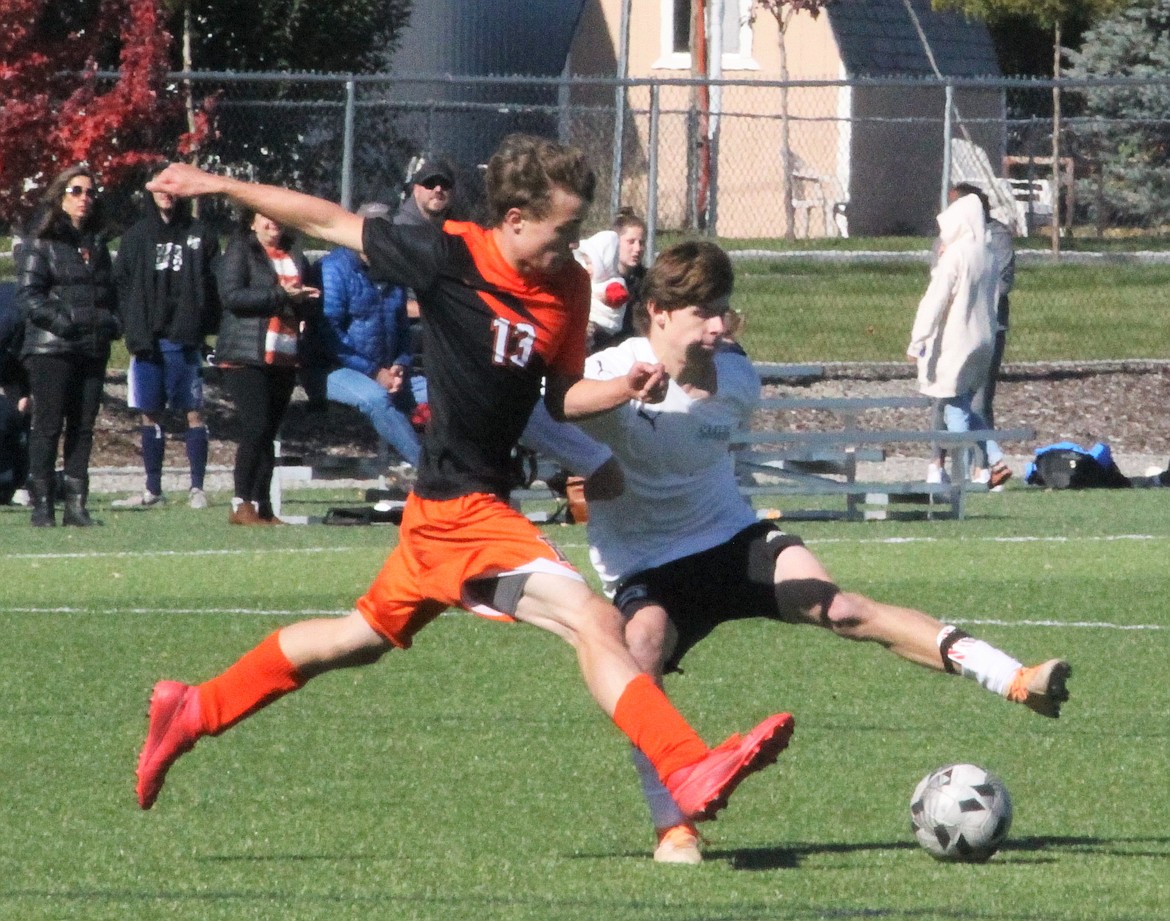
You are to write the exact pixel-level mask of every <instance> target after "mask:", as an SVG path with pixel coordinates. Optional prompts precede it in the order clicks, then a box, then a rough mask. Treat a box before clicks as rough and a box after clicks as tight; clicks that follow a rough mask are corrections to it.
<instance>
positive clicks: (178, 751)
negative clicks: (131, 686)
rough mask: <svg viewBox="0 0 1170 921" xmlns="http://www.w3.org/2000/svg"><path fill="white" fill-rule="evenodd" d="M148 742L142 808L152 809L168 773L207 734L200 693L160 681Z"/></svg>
mask: <svg viewBox="0 0 1170 921" xmlns="http://www.w3.org/2000/svg"><path fill="white" fill-rule="evenodd" d="M148 719H149V721H150V722H149V724H148V726H147V730H146V742H145V743H144V744H143V746H142V753H141V754H140V755H139V756H138V770H137V771H136V772H135V773H136V774H137V775H138V785H137V787H136V788H135V792H137V794H138V805H139V806H141V807H142V808H143V809H149V808H150V807H151V806H153V805H154V801H155V800H156V799H158V794H159V791H161V790H162V786H163V781H165V780H166V777H167V771H168V770H170V767H171V765H172V764H174V763H175V762H176V761H178V760H179V756H180V755H183V754H186V753H187V752H189V751H190V750H191V749H192V748H194V747H195V743H196V742H197V741H199V739H200V738H201V737H202V736H203V735H204V731H203V718H202V715H201V714H200V710H199V691H198V689H196V688H193V687H191V686H190V685H188V684H180V683H179V682H178V681H160V682H159V683H158V684H156V685H155V686H154V691H153V692H152V693H151V695H150V712H149V714H148Z"/></svg>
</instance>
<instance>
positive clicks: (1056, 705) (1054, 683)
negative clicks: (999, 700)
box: [1007, 659, 1072, 719]
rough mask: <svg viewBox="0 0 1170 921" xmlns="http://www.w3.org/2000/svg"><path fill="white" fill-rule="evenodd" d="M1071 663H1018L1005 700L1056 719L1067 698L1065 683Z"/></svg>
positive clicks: (1060, 661)
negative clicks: (1021, 664)
mask: <svg viewBox="0 0 1170 921" xmlns="http://www.w3.org/2000/svg"><path fill="white" fill-rule="evenodd" d="M1070 674H1072V666H1071V665H1069V664H1068V663H1067V662H1065V661H1064V660H1063V659H1049V660H1048V661H1047V662H1044V663H1042V664H1041V665H1033V666H1031V667H1028V666H1026V665H1024V666H1020V670H1019V671H1018V672H1016V677H1015V678H1013V679H1012V684H1011V687H1009V688H1008V692H1007V699H1008V700H1012V701H1015V702H1016V703H1018V704H1023V705H1024V706H1025V707H1027V708H1028V709H1029V710H1033V711H1035V712H1036V713H1039V714H1040V715H1041V716H1050V717H1052V718H1053V719H1056V718H1057V717H1058V716H1060V705H1061V704H1062V703H1064V702H1065V701H1066V700H1068V688H1067V687H1065V683H1066V682H1067V681H1068V678H1069V675H1070Z"/></svg>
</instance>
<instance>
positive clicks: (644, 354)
mask: <svg viewBox="0 0 1170 921" xmlns="http://www.w3.org/2000/svg"><path fill="white" fill-rule="evenodd" d="M732 283H733V272H732V267H731V261H730V260H729V259H728V257H727V254H726V253H724V252H723V250H721V249H720V248H719V247H718V246H716V245H715V244H713V243H709V242H705V241H690V242H684V243H680V244H678V245H676V246H673V247H671V248H670V249H668V250H666V251H665V252H664V253H662V255H660V256H659V257H658V259H657V261H656V262H655V263H654V265H653V266H652V267H651V269H650V270H649V272H648V274H647V276H646V281H645V285H644V287H643V289H642V299H641V305H640V307H639V312H640V316H639V317H638V318H637V319H638V323H639V326H640V328H641V333H642V335H641V336H640V337H637V338H633V339H629V340H626V341H625V342H623V343H622V344H621V345H618V346H615V347H613V348H611V349H606V350H605V351H603V352H599V353H597V354H595V355H593V356H590V357H589V358H587V359H586V363H585V376H586V377H587V378H592V379H594V380H609V379H614V378H620V377H621V376H622V375H624V374H625V373H626V371H627V370H628V369H629V368H631V367H632V366H633V365H634V364H635V363H636V362H645V363H647V364H651V365H653V364H661V365H662V366H663V367H664V369H665V371H666V373H667V374H668V376H669V381H670V383H669V387H668V391H667V395H666V398H665V399H664V400H662V402H659V403H654V404H650V403H643V402H639V401H637V400H631V401H630V402H628V403H625V404H622V405H620V406H618V407H616V408H614V409H612V410H610V411H608V412H605V413H601V414H599V415H597V416H593V417H591V418H589V419H588V420H585V421H584V422H583V423H582V425H583V427H584V428H585V429H586V431H588V432H589V433H590V434H591V435H593V436H594V437H595V438H597V439H598V440H600V441H602V442H604V443H606V444H608V445H609V446H610V447H611V448H612V449H613V452H614V454H615V456H616V457H617V459H618V461H619V462H620V464H621V468H622V473H623V476H624V479H625V490H624V491H623V492H622V494H621V495H620V496H618V497H616V498H611V499H607V500H605V501H596V502H592V503H590V518H589V544H590V554H591V557H592V559H593V564H594V566H595V568H596V569H597V571H598V573H599V575H600V576H601V578H602V579H603V581H604V582H605V583H606V586H607V588H608V589H610V590H612V591H614V593H615V594H614V603H615V604H616V606H617V607H618V608H619V609H620V610H621V612H622V613H623V614H624V615H625V616H626V618H627V626H626V641H627V643H628V644H629V646H630V650H631V652H632V653H633V654H634V657H635V659H636V660H637V661H638V663H639V665H640V666H641V667H642V668H643V669H645V670H646V671H647V672H648V673H649V674H651V675H653V676H655V677H656V678H657V680H658V681H659V682H661V680H662V675H663V674H664V673H665V672H667V671H671V670H674V669H675V668H676V667H677V666H678V664H679V661H680V660H681V659H682V657H683V656H684V655H685V654H686V653H687V651H688V650H690V649H691V647H692V646H694V645H695V644H696V643H697V642H699V641H700V640H701V639H703V638H704V637H705V636H707V634H708V633H710V632H711V631H712V630H713V629H714V628H715V627H716V626H718V625H719V624H721V623H724V622H726V621H730V620H738V619H742V618H748V617H766V618H770V619H772V620H776V621H782V622H785V623H792V624H815V625H817V626H821V627H826V628H828V629H830V630H832V631H833V632H834V633H836V634H837V635H838V636H842V637H846V638H848V639H853V640H867V641H870V642H875V643H878V644H880V645H882V646H884V647H886V648H887V649H889V650H891V651H892V652H894V653H896V654H897V655H899V656H901V657H903V658H905V659H908V660H909V661H911V662H916V663H918V664H919V665H923V666H926V667H928V668H933V669H935V670H938V671H943V672H949V673H952V674H960V675H963V676H964V677H968V678H972V679H974V680H975V681H977V682H979V684H981V685H982V686H983V687H984V688H986V689H988V690H989V691H993V692H995V693H997V694H999V695H1001V696H1003V697H1005V698H1007V699H1008V700H1013V701H1017V702H1019V703H1022V704H1024V705H1025V706H1027V707H1029V708H1031V709H1032V710H1034V711H1035V712H1037V713H1039V714H1041V715H1043V716H1049V717H1056V716H1058V715H1059V714H1060V705H1061V703H1063V702H1064V701H1065V700H1067V699H1068V692H1067V689H1066V681H1067V679H1068V676H1069V673H1070V668H1069V665H1068V663H1066V662H1064V661H1062V660H1060V659H1051V660H1049V661H1047V662H1045V663H1043V664H1041V665H1037V666H1033V667H1030V668H1029V667H1025V666H1023V665H1022V664H1021V663H1020V662H1018V661H1017V660H1016V659H1014V658H1012V657H1011V656H1009V655H1007V654H1005V653H1003V652H1001V651H1000V650H998V649H995V648H993V647H992V646H990V645H988V644H987V643H985V642H982V641H981V640H977V639H974V638H973V637H971V636H969V635H968V634H966V633H964V632H963V631H961V630H958V629H956V628H954V627H952V626H947V625H945V624H943V623H941V622H940V621H938V620H936V619H935V618H933V617H930V616H929V615H927V614H924V613H922V612H920V611H915V610H911V609H909V608H900V607H894V606H893V605H889V604H883V603H881V602H878V601H874V600H872V599H870V598H867V597H865V596H863V595H858V594H853V593H850V592H846V591H842V590H841V589H839V588H838V587H837V585H836V584H835V583H834V582H833V580H832V577H831V576H830V575H829V573H828V572H827V571H826V570H825V568H824V567H823V566H822V565H821V563H820V562H819V561H818V560H817V558H816V557H815V556H813V554H812V553H811V552H810V551H809V550H808V548H806V547H805V546H804V544H803V542H802V541H801V540H800V538H798V537H794V536H792V535H790V534H785V533H783V532H782V531H780V530H779V529H778V528H777V527H776V526H775V525H774V524H772V523H771V522H760V521H757V520H756V516H755V513H754V511H753V509H752V508H751V506H750V505H749V504H748V503H747V502H746V501H745V500H744V499H743V497H742V496H741V495H740V493H739V490H738V488H737V486H736V480H735V473H734V466H733V459H732V457H731V454H730V452H729V450H728V442H729V439H730V437H731V434H732V433H733V432H734V431H735V430H736V429H738V428H740V427H742V426H745V425H746V424H747V422H748V418H749V417H750V416H751V413H752V410H753V409H754V407H755V405H756V401H757V400H758V398H759V390H760V380H759V377H758V376H757V375H756V373H755V371H754V369H753V368H752V365H751V362H750V361H748V359H747V357H746V356H745V355H744V354H743V352H742V350H740V349H739V348H738V347H737V346H735V345H734V344H731V343H729V342H728V340H727V339H726V336H725V318H726V315H727V312H728V310H729V305H730V296H731V290H732ZM634 761H635V764H636V765H637V768H638V772H639V774H640V775H641V778H642V788H643V793H644V794H645V796H646V800H647V802H648V804H649V806H650V811H651V816H652V819H653V821H654V825H655V828H656V830H657V833H658V846H657V849H656V851H655V859H656V860H660V861H664V862H674V863H698V862H700V861H701V860H702V855H701V853H700V851H699V839H698V835H697V833H696V831H695V827H694V825H693V824H692V823H689V822H687V820H686V819H685V817H684V816H683V815H682V813H681V812H680V811H679V810H678V808H677V806H676V805H675V804H674V802H673V801H672V800H671V798H670V794H669V793H668V792H667V791H666V790H665V789H664V788H663V786H662V785H661V783H660V782H659V780H658V777H657V776H656V775H655V773H654V770H653V769H652V768H651V767H650V765H649V763H648V762H647V761H646V759H645V758H644V757H643V756H642V754H641V752H638V751H637V750H635V751H634Z"/></svg>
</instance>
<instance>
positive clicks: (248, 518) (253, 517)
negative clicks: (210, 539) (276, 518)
mask: <svg viewBox="0 0 1170 921" xmlns="http://www.w3.org/2000/svg"><path fill="white" fill-rule="evenodd" d="M267 523H268V522H266V521H265V520H264V519H263V518H261V517H260V515H259V513H258V512H257V511H256V506H254V505H253V504H252V503H251V502H241V503H240V507H239V508H237V509H235V510H234V511H232V512H230V513H229V514H228V524H242V525H263V524H267Z"/></svg>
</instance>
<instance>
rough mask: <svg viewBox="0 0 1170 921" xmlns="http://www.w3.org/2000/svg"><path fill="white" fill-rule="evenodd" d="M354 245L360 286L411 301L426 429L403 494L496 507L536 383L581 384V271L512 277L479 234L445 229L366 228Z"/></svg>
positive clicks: (485, 232) (385, 224)
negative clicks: (423, 377)
mask: <svg viewBox="0 0 1170 921" xmlns="http://www.w3.org/2000/svg"><path fill="white" fill-rule="evenodd" d="M362 247H363V250H364V251H365V254H366V257H367V258H368V259H369V263H370V276H371V278H374V279H375V280H379V281H389V282H393V283H395V284H400V285H405V286H406V287H409V288H412V289H413V290H414V293H415V296H416V297H417V298H418V302H419V309H420V313H421V316H422V325H423V335H424V336H425V341H426V356H427V392H428V400H429V402H430V406H431V422H430V424H429V425H428V426H427V429H426V432H425V433H424V435H423V439H422V456H421V458H420V460H419V476H418V481H417V483H416V484H415V492H416V493H417V494H418V495H419V496H420V497H421V498H424V499H454V498H456V497H458V496H463V495H467V494H470V493H477V492H486V493H494V494H495V495H498V496H501V497H504V498H506V497H507V495H508V492H509V490H510V489H511V488H512V487H513V486H514V485H515V484H514V480H513V474H512V460H511V454H512V449H513V448H514V447H515V445H516V442H517V440H518V439H519V438H520V434H521V432H523V431H524V427H525V425H527V423H528V416H529V414H530V413H531V412H532V407H533V406H534V405H535V403H536V401H537V400H538V399H539V398H540V393H541V383H542V381H543V379H544V377H545V375H546V374H549V373H554V374H558V375H564V376H567V377H574V378H575V377H580V376H581V372H582V369H583V367H584V362H585V328H586V324H587V322H588V319H589V298H590V290H589V278H588V275H587V273H586V272H585V270H584V269H583V268H581V267H580V266H579V265H578V264H577V263H576V262H575V261H573V260H569V261H568V262H567V263H566V264H565V266H564V267H563V268H561V269H560V270H558V271H557V272H556V273H555V274H552V275H548V276H539V277H536V276H532V277H528V276H524V275H521V274H519V273H518V272H517V271H516V270H515V269H513V268H512V267H511V266H510V265H509V264H508V263H507V262H506V261H505V260H504V257H503V255H502V254H501V253H500V250H499V247H498V246H497V244H496V241H495V238H494V237H493V235H492V231H491V230H489V229H485V228H482V227H480V226H478V225H476V224H471V223H462V222H456V221H448V222H447V223H446V224H445V225H444V227H443V229H442V231H439V230H438V229H437V228H436V229H432V228H429V227H422V228H420V227H417V226H401V225H395V224H392V223H391V222H390V221H388V220H384V219H381V218H373V219H367V220H366V222H365V225H364V227H363V231H362Z"/></svg>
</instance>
